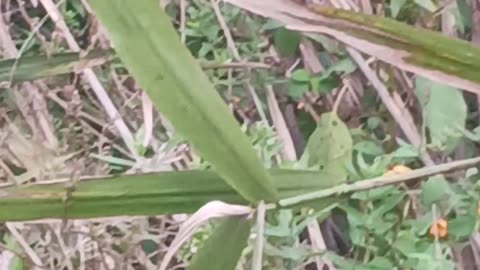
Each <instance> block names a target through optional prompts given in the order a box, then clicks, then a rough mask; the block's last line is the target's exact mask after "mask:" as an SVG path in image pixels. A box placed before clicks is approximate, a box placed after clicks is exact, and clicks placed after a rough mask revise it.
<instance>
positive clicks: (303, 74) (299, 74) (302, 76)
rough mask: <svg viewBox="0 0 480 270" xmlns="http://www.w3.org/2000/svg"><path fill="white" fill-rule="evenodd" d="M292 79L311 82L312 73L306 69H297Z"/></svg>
mask: <svg viewBox="0 0 480 270" xmlns="http://www.w3.org/2000/svg"><path fill="white" fill-rule="evenodd" d="M292 80H294V81H297V82H309V81H310V74H309V73H308V71H306V70H305V69H303V68H301V69H297V70H295V71H294V72H293V73H292Z"/></svg>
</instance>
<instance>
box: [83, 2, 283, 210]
mask: <svg viewBox="0 0 480 270" xmlns="http://www.w3.org/2000/svg"><path fill="white" fill-rule="evenodd" d="M90 4H91V5H92V8H93V9H94V11H95V13H96V15H97V16H98V18H99V19H100V21H101V22H102V23H103V25H104V26H105V27H106V29H107V31H108V33H109V35H110V39H111V40H112V42H113V44H114V46H115V50H116V52H117V53H118V55H119V56H120V58H121V59H122V61H123V62H124V63H125V64H126V66H127V68H128V69H129V71H130V72H131V74H132V75H133V76H134V78H135V80H136V81H137V82H138V84H139V85H140V87H142V88H143V89H144V91H146V92H147V93H148V95H149V96H150V98H151V100H152V102H153V103H154V104H155V106H156V108H157V109H158V110H159V111H161V112H163V113H164V114H165V115H166V116H167V117H168V118H169V120H170V121H171V122H172V124H173V125H174V127H175V129H176V130H177V131H178V132H180V133H182V135H183V136H185V137H186V138H188V139H189V140H190V142H191V143H192V145H193V146H194V148H195V149H196V150H197V151H198V152H199V153H200V155H201V156H202V157H204V158H205V159H206V160H208V161H209V162H210V163H211V164H213V166H214V168H215V170H216V171H217V172H218V173H219V174H220V175H221V176H222V177H224V180H225V181H227V182H228V184H229V185H231V186H232V187H234V188H235V189H236V190H237V191H238V192H239V193H240V194H241V195H242V196H243V197H245V198H246V199H248V200H249V201H250V202H256V201H259V200H262V199H263V200H267V201H274V200H275V199H276V197H277V192H276V191H275V189H274V187H273V185H272V182H271V179H270V176H269V175H268V174H267V171H266V170H265V169H264V168H263V166H262V165H261V163H260V161H259V159H258V157H257V156H256V154H255V152H254V150H253V148H252V147H251V145H250V143H249V141H248V139H247V137H246V135H245V134H243V133H242V132H241V130H240V128H239V126H238V124H237V123H236V122H235V120H234V118H233V116H232V115H231V114H230V113H229V111H228V108H227V106H226V104H225V103H224V102H223V100H222V99H221V98H220V96H219V95H218V94H217V93H216V92H215V89H214V88H213V86H212V84H211V83H210V82H209V80H208V78H207V77H206V75H205V74H204V73H203V72H202V70H201V68H200V66H199V65H198V63H197V62H196V61H195V60H194V58H193V57H192V55H191V54H190V53H189V52H188V51H187V49H186V48H185V46H184V45H183V44H182V43H181V42H180V39H179V37H178V35H177V33H176V32H175V31H174V29H173V27H172V25H171V22H170V20H169V18H168V16H167V15H166V14H165V13H164V12H163V10H161V9H160V7H159V4H158V1H154V0H144V1H129V0H95V1H90Z"/></svg>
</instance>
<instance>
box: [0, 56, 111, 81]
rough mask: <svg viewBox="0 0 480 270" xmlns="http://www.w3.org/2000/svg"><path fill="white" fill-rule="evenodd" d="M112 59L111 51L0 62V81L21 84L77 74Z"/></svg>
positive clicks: (30, 57)
mask: <svg viewBox="0 0 480 270" xmlns="http://www.w3.org/2000/svg"><path fill="white" fill-rule="evenodd" d="M113 57H114V54H113V51H110V50H108V51H103V50H101V51H93V52H90V53H89V54H87V55H84V56H82V55H81V54H80V53H61V54H54V55H50V56H43V55H42V56H38V55H36V56H24V57H21V58H20V59H4V60H1V61H0V81H11V82H21V81H30V80H35V79H40V78H44V77H48V76H54V75H60V74H66V73H69V72H78V71H81V70H82V69H85V68H91V67H94V66H98V65H101V64H103V63H105V62H107V61H109V60H111V59H112V58H113Z"/></svg>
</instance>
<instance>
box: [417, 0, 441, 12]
mask: <svg viewBox="0 0 480 270" xmlns="http://www.w3.org/2000/svg"><path fill="white" fill-rule="evenodd" d="M413 1H414V2H415V3H416V4H417V5H419V6H421V7H423V8H424V9H426V10H428V11H430V12H434V11H435V10H436V9H437V5H435V3H434V2H433V1H432V0H413Z"/></svg>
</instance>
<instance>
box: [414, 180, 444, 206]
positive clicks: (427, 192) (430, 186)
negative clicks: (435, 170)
mask: <svg viewBox="0 0 480 270" xmlns="http://www.w3.org/2000/svg"><path fill="white" fill-rule="evenodd" d="M451 194H452V189H451V187H450V184H449V183H448V182H447V180H445V178H443V177H442V176H434V177H430V179H428V180H427V181H426V182H424V183H422V192H421V194H420V198H421V200H422V203H423V205H424V206H425V207H426V208H427V209H428V208H430V207H431V206H432V204H434V203H437V202H440V201H442V202H448V200H449V198H450V195H451Z"/></svg>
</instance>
